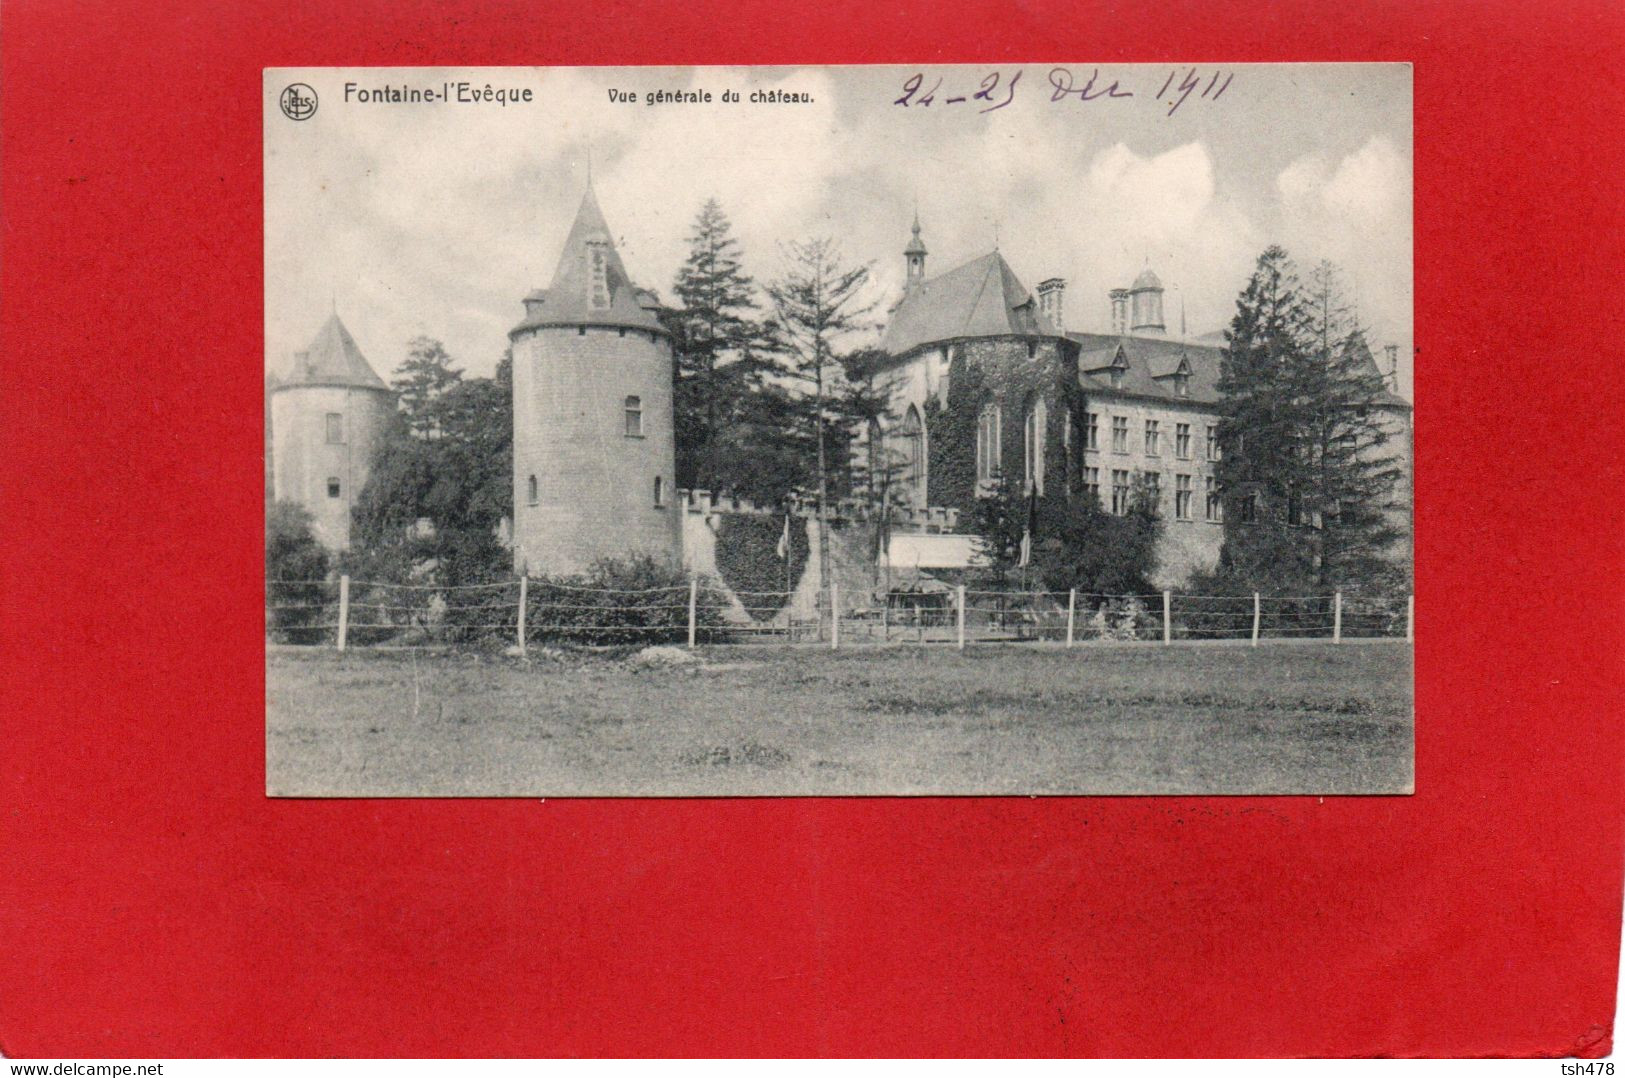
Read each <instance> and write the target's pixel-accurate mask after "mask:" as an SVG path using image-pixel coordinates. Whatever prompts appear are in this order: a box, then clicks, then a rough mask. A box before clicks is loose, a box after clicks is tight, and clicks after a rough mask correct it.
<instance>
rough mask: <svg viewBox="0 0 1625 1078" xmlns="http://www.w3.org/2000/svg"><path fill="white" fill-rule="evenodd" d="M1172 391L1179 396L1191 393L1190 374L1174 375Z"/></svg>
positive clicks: (1186, 395)
mask: <svg viewBox="0 0 1625 1078" xmlns="http://www.w3.org/2000/svg"><path fill="white" fill-rule="evenodd" d="M1174 393H1175V394H1176V395H1178V396H1181V397H1188V396H1190V395H1191V376H1190V375H1188V374H1176V375H1174Z"/></svg>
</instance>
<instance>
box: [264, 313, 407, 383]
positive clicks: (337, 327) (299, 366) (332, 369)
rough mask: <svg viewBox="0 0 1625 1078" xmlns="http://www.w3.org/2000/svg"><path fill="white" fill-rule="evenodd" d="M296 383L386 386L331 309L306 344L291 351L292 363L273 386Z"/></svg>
mask: <svg viewBox="0 0 1625 1078" xmlns="http://www.w3.org/2000/svg"><path fill="white" fill-rule="evenodd" d="M299 385H307V386H313V385H319V386H349V387H351V388H354V389H388V388H389V387H388V386H387V385H385V384H384V380H383V379H382V378H380V377H378V372H376V371H374V370H373V369H372V364H370V363H368V362H367V357H366V356H363V355H362V354H361V349H360V348H359V347H357V345H356V343H355V338H354V337H352V336H350V331H349V330H348V329H346V328H345V327H344V323H343V322H341V321H340V320H339V316H338V314H337V313H336V312H335V313H334V314H332V315H329V316H328V319H327V321H326V322H323V323H322V328H321V329H319V330H317V331H316V338H315V339H314V340H312V341H311V342H310V347H309V348H308V349H306V350H305V351H303V352H298V353H295V354H294V357H293V365H292V366H291V367H290V368H289V369H288V370H287V371H285V372H284V373H283V374H282V375H281V376H279V377H277V387H278V388H284V387H287V386H299Z"/></svg>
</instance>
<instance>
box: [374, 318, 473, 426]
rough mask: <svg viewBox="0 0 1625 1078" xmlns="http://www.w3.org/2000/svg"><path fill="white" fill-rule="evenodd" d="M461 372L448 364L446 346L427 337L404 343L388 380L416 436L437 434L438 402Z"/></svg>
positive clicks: (414, 338)
mask: <svg viewBox="0 0 1625 1078" xmlns="http://www.w3.org/2000/svg"><path fill="white" fill-rule="evenodd" d="M462 377H463V372H462V371H460V370H458V369H457V368H456V367H455V366H453V365H452V358H451V356H450V355H449V354H447V352H446V346H445V345H443V344H441V343H440V342H439V341H437V340H434V339H433V338H430V337H413V338H412V339H411V340H410V341H408V342H407V345H406V359H404V360H402V361H401V365H400V366H399V367H398V368H396V371H395V378H394V380H393V381H391V382H390V385H391V386H392V387H393V388H394V390H395V392H396V394H397V395H398V397H399V403H400V409H401V414H402V415H404V416H405V417H406V423H407V427H408V428H409V429H410V430H411V432H412V434H413V435H414V436H415V437H418V438H435V437H438V436H439V434H440V429H441V426H442V418H443V417H442V416H441V415H440V402H441V399H442V398H443V397H444V396H445V394H446V392H447V391H448V390H450V389H451V387H452V386H454V385H456V384H457V383H458V382H459V381H461V380H462Z"/></svg>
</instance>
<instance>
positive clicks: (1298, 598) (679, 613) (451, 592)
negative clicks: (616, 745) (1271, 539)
mask: <svg viewBox="0 0 1625 1078" xmlns="http://www.w3.org/2000/svg"><path fill="white" fill-rule="evenodd" d="M1414 625H1415V602H1414V599H1413V598H1412V597H1411V596H1409V595H1399V596H1384V595H1356V594H1352V593H1345V592H1333V593H1331V594H1328V595H1265V594H1258V593H1254V594H1244V595H1243V594H1232V595H1191V594H1185V593H1181V592H1173V591H1164V592H1157V593H1148V594H1140V595H1107V594H1102V593H1098V592H1083V591H1077V590H1071V591H1065V592H1055V591H1043V590H1029V591H1012V590H1002V591H1001V590H980V589H967V588H965V587H949V586H946V585H943V586H940V587H937V588H935V589H933V590H912V591H892V592H889V593H888V592H885V591H883V590H877V591H862V592H859V593H857V594H855V595H854V594H851V593H850V592H848V593H846V594H843V593H842V590H841V589H840V587H839V586H838V585H832V586H831V587H829V588H827V589H825V590H823V591H808V590H805V589H804V590H798V591H764V592H753V591H722V590H719V589H717V588H715V587H714V586H712V585H711V584H710V583H709V582H707V581H704V580H701V579H699V578H694V579H691V580H690V581H689V582H688V583H686V584H675V585H669V586H663V587H652V588H606V587H598V588H595V587H583V586H579V585H574V584H565V583H558V582H553V581H548V580H543V579H538V578H529V577H515V578H512V579H507V580H498V581H492V582H489V583H478V584H463V585H454V586H446V585H436V584H398V583H390V582H382V581H361V580H351V579H350V578H349V577H347V576H340V577H338V578H336V579H331V580H276V579H273V580H268V581H267V582H266V635H267V639H268V640H270V641H271V642H273V643H278V644H295V645H305V646H318V647H334V648H337V649H339V650H341V651H342V650H345V649H346V648H352V647H368V648H390V647H396V648H399V647H408V648H410V647H424V646H436V645H455V644H491V643H499V644H503V645H505V646H507V647H509V648H511V649H514V650H517V651H518V652H520V653H523V652H524V651H525V650H526V649H527V648H529V647H530V646H532V645H553V644H573V645H599V646H615V645H641V644H685V645H687V646H689V647H693V646H696V645H698V644H730V645H748V644H779V645H783V644H798V645H799V644H806V645H821V646H825V647H831V648H840V647H852V646H861V645H866V644H910V643H912V644H938V645H949V646H954V647H959V648H964V647H966V646H969V645H973V644H988V643H1022V642H1033V643H1045V642H1047V643H1053V644H1061V645H1065V646H1068V647H1071V646H1074V645H1081V644H1086V643H1090V642H1096V641H1119V642H1129V641H1147V642H1160V643H1163V644H1173V643H1176V642H1186V641H1193V642H1194V641H1206V642H1224V641H1228V642H1232V643H1240V644H1251V645H1254V646H1256V645H1257V644H1258V643H1259V642H1260V641H1264V640H1271V641H1276V640H1327V641H1331V642H1334V643H1342V642H1344V641H1353V640H1372V639H1392V640H1399V639H1403V640H1411V639H1413V638H1414V634H1415V629H1414Z"/></svg>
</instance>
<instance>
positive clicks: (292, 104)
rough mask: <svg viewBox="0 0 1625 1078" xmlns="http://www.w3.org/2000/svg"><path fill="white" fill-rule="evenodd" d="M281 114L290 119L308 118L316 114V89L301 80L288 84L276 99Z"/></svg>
mask: <svg viewBox="0 0 1625 1078" xmlns="http://www.w3.org/2000/svg"><path fill="white" fill-rule="evenodd" d="M278 104H280V105H281V106H282V115H284V116H286V117H287V118H288V119H290V120H308V119H310V118H311V117H312V116H314V115H316V91H315V90H312V89H311V88H310V87H309V86H306V85H305V84H304V83H302V82H295V83H291V84H289V86H288V87H287V89H285V90H283V91H282V97H281V99H280V100H279V101H278Z"/></svg>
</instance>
